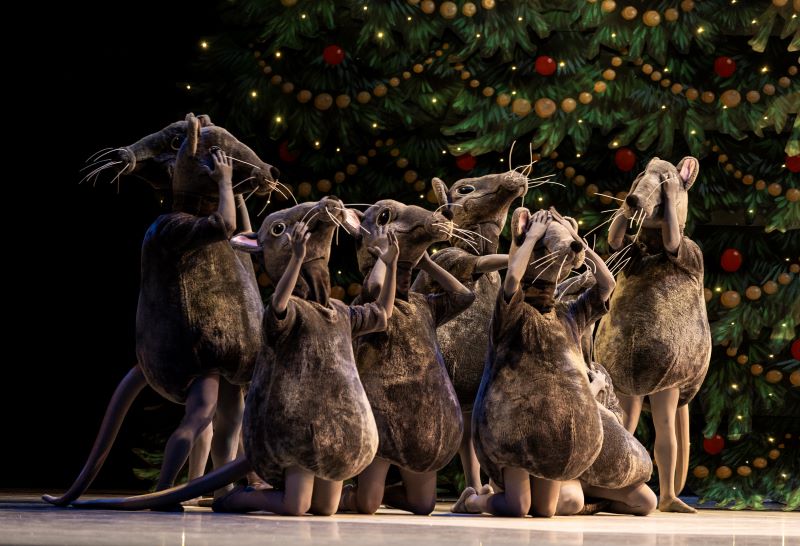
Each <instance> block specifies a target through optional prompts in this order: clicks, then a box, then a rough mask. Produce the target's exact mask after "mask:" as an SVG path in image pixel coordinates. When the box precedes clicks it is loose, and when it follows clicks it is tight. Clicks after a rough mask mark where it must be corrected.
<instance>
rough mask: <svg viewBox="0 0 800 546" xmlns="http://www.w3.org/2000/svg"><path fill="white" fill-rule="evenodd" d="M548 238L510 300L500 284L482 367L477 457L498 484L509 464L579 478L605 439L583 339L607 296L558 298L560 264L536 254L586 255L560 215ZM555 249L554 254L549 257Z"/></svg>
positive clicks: (515, 230) (515, 224) (518, 239)
mask: <svg viewBox="0 0 800 546" xmlns="http://www.w3.org/2000/svg"><path fill="white" fill-rule="evenodd" d="M527 214H528V211H527V210H526V209H522V208H519V209H517V210H516V211H515V212H514V217H513V219H512V235H514V241H513V242H512V252H513V251H514V250H515V248H517V247H519V246H520V245H522V241H524V226H525V224H526V222H527V220H526V219H525V216H526V215H527ZM520 217H522V218H520ZM520 226H522V227H520ZM520 232H521V233H522V234H521V235H519V233H520ZM542 241H543V242H544V245H542V247H541V250H537V248H536V247H535V248H534V251H533V253H532V255H531V257H530V261H531V264H530V265H529V266H528V269H527V270H526V272H525V275H524V277H523V278H522V283H521V285H520V288H519V289H518V290H517V291H516V292H514V294H513V295H512V297H511V298H510V301H506V297H505V294H504V291H501V292H500V293H499V294H498V296H497V304H496V306H495V311H494V316H493V317H492V326H491V327H492V331H491V335H492V338H491V344H490V346H489V352H488V355H487V362H486V368H485V370H484V375H483V380H482V381H481V386H480V390H479V391H478V397H477V399H476V400H475V407H474V409H473V417H472V431H473V439H474V442H475V450H476V452H477V455H478V460H479V461H480V463H481V467H482V468H484V469H485V470H486V472H487V474H489V476H490V477H491V478H492V479H493V480H494V481H495V482H497V483H498V484H501V485H502V483H503V468H504V467H511V468H521V469H524V470H525V471H527V472H528V473H529V474H532V475H533V476H536V477H539V478H545V479H548V480H558V481H563V480H571V479H575V478H577V477H579V476H580V475H581V474H583V473H584V472H585V471H586V470H587V469H588V468H589V466H590V465H591V464H592V463H593V462H594V460H595V458H596V457H597V455H598V453H599V451H600V448H601V444H602V441H603V433H602V428H601V422H600V413H599V410H598V405H597V402H596V401H595V399H594V398H593V396H592V393H591V391H590V389H589V381H588V378H587V375H586V365H585V363H584V361H583V355H582V353H581V345H580V339H581V336H582V335H583V332H584V330H585V329H586V326H587V324H590V323H591V322H593V321H595V320H597V319H598V318H599V317H600V316H601V315H602V314H604V313H605V312H606V310H607V308H606V304H605V302H604V301H603V297H602V296H601V293H600V290H599V288H598V287H597V286H595V287H593V288H591V289H590V290H587V291H586V292H585V293H583V294H582V295H581V296H580V297H578V298H577V299H576V300H575V301H573V302H571V303H569V304H562V303H557V302H554V301H553V292H554V289H555V283H556V282H557V281H559V280H561V277H562V275H561V271H562V269H563V268H559V270H558V272H557V273H556V272H555V270H554V269H552V268H550V267H549V266H541V265H536V264H537V262H538V263H539V264H541V262H542V260H548V259H551V260H552V259H554V261H555V263H556V264H558V263H560V264H562V266H563V264H565V263H566V260H567V259H570V260H571V262H570V263H569V265H568V267H567V269H566V270H564V272H565V274H566V273H567V272H569V270H570V269H572V267H576V266H578V265H579V262H582V260H583V255H582V251H581V254H580V255H578V256H576V255H575V254H574V252H570V245H571V242H572V236H571V235H569V233H568V232H567V230H566V228H564V227H563V226H561V225H560V224H558V223H556V222H553V223H551V224H550V225H549V226H548V227H547V231H546V232H545V234H544V236H543V237H542ZM579 246H580V245H578V247H579ZM537 254H538V255H537ZM552 254H556V255H557V256H553V258H548V257H549V256H550V255H552ZM561 255H563V256H564V258H563V260H559V257H560V256H561ZM548 270H549V271H548ZM564 276H565V275H564ZM537 277H538V278H537Z"/></svg>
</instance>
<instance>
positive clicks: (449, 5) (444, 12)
mask: <svg viewBox="0 0 800 546" xmlns="http://www.w3.org/2000/svg"><path fill="white" fill-rule="evenodd" d="M439 14H440V15H441V16H442V17H444V18H445V19H452V18H454V17H455V16H456V15H458V6H456V3H455V2H442V5H441V6H439Z"/></svg>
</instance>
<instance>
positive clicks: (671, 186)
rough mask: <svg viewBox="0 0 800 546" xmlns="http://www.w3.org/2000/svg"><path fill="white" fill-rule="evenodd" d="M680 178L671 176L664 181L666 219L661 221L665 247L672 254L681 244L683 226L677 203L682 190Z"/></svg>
mask: <svg viewBox="0 0 800 546" xmlns="http://www.w3.org/2000/svg"><path fill="white" fill-rule="evenodd" d="M680 183H681V181H680V178H678V177H677V176H676V177H669V178H667V179H666V180H665V181H664V184H663V185H662V187H663V188H664V195H663V201H664V202H663V206H664V221H663V222H662V223H661V238H662V240H663V242H664V249H665V250H666V251H667V252H669V253H670V254H677V253H678V247H679V246H680V245H681V239H682V237H681V227H680V225H679V224H678V211H677V210H676V204H677V199H678V192H679V191H680V186H679V184H680Z"/></svg>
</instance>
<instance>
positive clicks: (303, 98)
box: [297, 89, 313, 104]
mask: <svg viewBox="0 0 800 546" xmlns="http://www.w3.org/2000/svg"><path fill="white" fill-rule="evenodd" d="M311 97H313V95H312V94H311V91H309V90H308V89H301V90H300V91H299V92H298V93H297V102H299V103H301V104H305V103H307V102H308V101H310V100H311Z"/></svg>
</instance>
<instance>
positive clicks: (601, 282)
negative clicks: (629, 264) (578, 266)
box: [553, 213, 617, 300]
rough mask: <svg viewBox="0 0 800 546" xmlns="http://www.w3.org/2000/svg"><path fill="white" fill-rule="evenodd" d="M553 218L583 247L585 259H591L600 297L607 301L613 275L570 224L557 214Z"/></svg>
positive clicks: (615, 283)
mask: <svg viewBox="0 0 800 546" xmlns="http://www.w3.org/2000/svg"><path fill="white" fill-rule="evenodd" d="M553 216H554V217H555V219H556V221H557V222H558V223H560V224H561V225H562V226H564V227H565V228H566V229H567V231H568V232H569V234H570V235H572V238H573V239H575V240H576V241H578V242H579V243H581V244H582V245H583V249H584V251H585V252H586V257H587V258H589V259H591V260H592V261H593V262H594V263H595V265H596V266H597V268H596V269H595V270H593V271H592V273H593V274H594V278H595V280H596V281H597V288H599V289H600V295H601V296H602V297H603V300H608V298H610V297H611V293H612V292H613V291H614V287H615V286H616V285H617V282H616V281H615V280H614V275H612V274H611V271H609V270H608V267H607V266H606V263H605V262H604V261H603V259H602V258H601V257H600V256H598V255H597V253H596V252H595V251H594V250H592V248H591V247H590V246H589V245H588V244H587V243H586V241H585V240H584V239H583V238H581V236H580V235H578V232H577V231H575V228H574V227H573V225H572V224H571V223H570V222H568V221H567V220H565V219H564V218H562V217H561V215H559V214H558V213H554V214H553Z"/></svg>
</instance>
